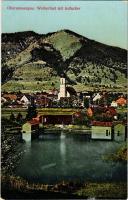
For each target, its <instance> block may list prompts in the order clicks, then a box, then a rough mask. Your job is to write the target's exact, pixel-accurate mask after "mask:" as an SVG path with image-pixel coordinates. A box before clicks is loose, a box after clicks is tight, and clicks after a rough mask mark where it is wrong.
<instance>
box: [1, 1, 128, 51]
mask: <svg viewBox="0 0 128 200" xmlns="http://www.w3.org/2000/svg"><path fill="white" fill-rule="evenodd" d="M9 6H11V7H33V8H34V10H29V11H27V10H11V9H8V8H9ZM38 6H41V7H44V6H45V7H56V9H58V7H63V8H64V7H70V6H72V7H80V10H76V11H67V10H61V11H59V10H52V11H51V10H38V9H37V7H38ZM62 29H69V30H72V31H74V32H76V33H79V34H81V35H83V36H85V37H87V38H90V39H94V40H97V41H99V42H102V43H105V44H109V45H112V46H118V47H121V48H125V49H127V3H126V2H125V1H30V0H29V1H3V2H2V32H3V33H12V32H19V31H30V30H31V31H35V32H37V33H41V34H46V33H49V32H55V31H58V30H62Z"/></svg>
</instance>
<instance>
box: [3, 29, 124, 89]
mask: <svg viewBox="0 0 128 200" xmlns="http://www.w3.org/2000/svg"><path fill="white" fill-rule="evenodd" d="M61 74H64V75H65V77H66V80H67V83H68V84H71V85H73V86H74V88H76V90H78V91H80V90H86V88H89V87H90V88H96V87H107V88H119V89H121V88H122V89H123V88H124V87H125V86H126V78H127V77H126V74H127V52H126V50H124V49H121V48H118V47H111V46H108V45H105V44H102V43H99V42H96V41H94V40H90V39H88V38H85V37H83V36H81V35H79V34H77V33H74V32H72V31H69V30H61V31H58V32H54V33H49V34H46V35H39V34H36V33H34V32H32V31H28V32H19V33H8V34H6V33H3V34H2V90H6V91H19V90H21V91H40V90H49V89H52V88H53V87H56V88H58V87H59V77H60V76H61Z"/></svg>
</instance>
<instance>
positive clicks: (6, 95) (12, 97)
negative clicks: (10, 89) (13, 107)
mask: <svg viewBox="0 0 128 200" xmlns="http://www.w3.org/2000/svg"><path fill="white" fill-rule="evenodd" d="M3 97H4V98H5V99H9V100H10V101H12V102H14V101H16V99H17V95H15V94H4V95H3Z"/></svg>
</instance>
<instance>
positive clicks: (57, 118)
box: [43, 115, 73, 125]
mask: <svg viewBox="0 0 128 200" xmlns="http://www.w3.org/2000/svg"><path fill="white" fill-rule="evenodd" d="M72 121H73V117H72V115H43V124H54V125H55V124H65V125H69V124H72Z"/></svg>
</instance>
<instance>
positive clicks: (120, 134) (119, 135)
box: [114, 123, 127, 141]
mask: <svg viewBox="0 0 128 200" xmlns="http://www.w3.org/2000/svg"><path fill="white" fill-rule="evenodd" d="M126 131H127V130H126V126H125V124H123V123H117V124H115V125H114V140H115V141H125V140H126V134H127V133H126Z"/></svg>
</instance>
